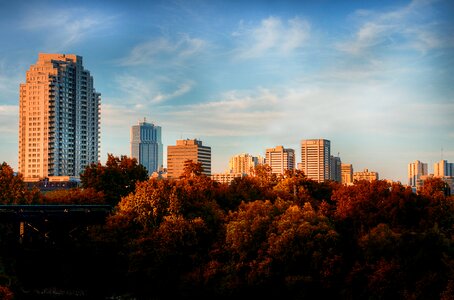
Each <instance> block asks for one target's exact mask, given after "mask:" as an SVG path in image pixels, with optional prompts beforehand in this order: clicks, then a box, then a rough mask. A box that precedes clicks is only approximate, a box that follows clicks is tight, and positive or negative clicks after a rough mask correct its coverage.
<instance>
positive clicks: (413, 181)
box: [408, 160, 428, 189]
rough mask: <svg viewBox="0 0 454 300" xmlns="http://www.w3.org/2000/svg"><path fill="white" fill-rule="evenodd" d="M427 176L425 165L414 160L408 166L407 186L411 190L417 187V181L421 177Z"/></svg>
mask: <svg viewBox="0 0 454 300" xmlns="http://www.w3.org/2000/svg"><path fill="white" fill-rule="evenodd" d="M426 175H428V172H427V164H426V163H423V162H420V161H419V160H415V161H414V162H412V163H409V164H408V185H409V186H411V187H412V188H415V189H416V187H417V186H419V184H418V181H419V180H420V179H421V176H426Z"/></svg>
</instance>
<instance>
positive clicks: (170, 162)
mask: <svg viewBox="0 0 454 300" xmlns="http://www.w3.org/2000/svg"><path fill="white" fill-rule="evenodd" d="M188 160H191V161H192V162H194V163H201V164H202V168H203V172H202V173H203V174H205V175H207V176H210V175H211V147H208V146H203V145H202V141H199V140H197V139H194V140H190V139H186V140H177V144H176V145H175V146H167V178H179V177H180V176H181V175H182V174H183V170H184V166H185V162H186V161H188Z"/></svg>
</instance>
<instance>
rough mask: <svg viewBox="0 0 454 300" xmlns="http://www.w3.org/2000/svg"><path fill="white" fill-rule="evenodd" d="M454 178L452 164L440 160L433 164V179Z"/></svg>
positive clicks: (453, 164) (453, 165) (453, 166)
mask: <svg viewBox="0 0 454 300" xmlns="http://www.w3.org/2000/svg"><path fill="white" fill-rule="evenodd" d="M452 176H454V163H449V162H448V161H446V160H440V161H439V162H436V163H435V164H434V177H438V178H443V177H452Z"/></svg>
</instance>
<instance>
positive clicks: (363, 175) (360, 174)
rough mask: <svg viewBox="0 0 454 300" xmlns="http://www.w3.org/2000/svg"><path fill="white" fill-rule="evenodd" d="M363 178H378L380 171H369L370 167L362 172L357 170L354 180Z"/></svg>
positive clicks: (369, 179)
mask: <svg viewBox="0 0 454 300" xmlns="http://www.w3.org/2000/svg"><path fill="white" fill-rule="evenodd" d="M361 180H367V181H370V182H372V181H374V180H378V173H377V172H373V171H369V170H368V169H364V171H362V172H355V173H353V181H361Z"/></svg>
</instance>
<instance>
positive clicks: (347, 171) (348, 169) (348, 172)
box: [341, 164, 353, 185]
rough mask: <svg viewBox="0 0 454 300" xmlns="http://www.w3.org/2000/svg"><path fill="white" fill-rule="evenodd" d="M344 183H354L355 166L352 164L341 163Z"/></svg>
mask: <svg viewBox="0 0 454 300" xmlns="http://www.w3.org/2000/svg"><path fill="white" fill-rule="evenodd" d="M341 176H342V184H344V185H350V184H353V166H352V164H341Z"/></svg>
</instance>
